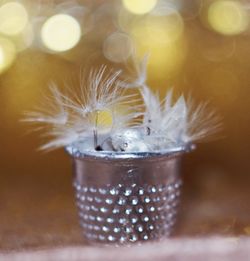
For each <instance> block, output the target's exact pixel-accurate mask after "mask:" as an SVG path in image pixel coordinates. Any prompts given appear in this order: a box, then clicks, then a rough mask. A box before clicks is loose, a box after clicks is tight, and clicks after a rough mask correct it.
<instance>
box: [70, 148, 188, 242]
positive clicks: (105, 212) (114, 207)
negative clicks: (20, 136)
mask: <svg viewBox="0 0 250 261" xmlns="http://www.w3.org/2000/svg"><path fill="white" fill-rule="evenodd" d="M67 151H68V152H69V153H70V155H71V156H72V158H73V168H74V187H75V191H76V202H77V206H78V209H79V217H80V224H81V227H82V229H83V235H84V237H85V239H86V241H87V242H88V243H90V244H116V245H120V244H127V243H139V242H144V241H153V240H159V239H162V238H165V237H167V236H169V235H170V233H171V231H172V229H173V226H174V224H175V222H176V215H177V210H178V204H179V198H180V188H181V183H182V182H181V178H180V173H179V169H180V160H181V156H182V155H183V154H184V152H186V151H187V148H183V147H179V148H174V149H171V150H168V151H164V152H161V153H114V152H89V153H87V152H86V153H80V152H78V151H77V150H74V149H73V148H72V147H68V148H67Z"/></svg>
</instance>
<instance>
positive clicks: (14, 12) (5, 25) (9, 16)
mask: <svg viewBox="0 0 250 261" xmlns="http://www.w3.org/2000/svg"><path fill="white" fill-rule="evenodd" d="M27 23H28V13H27V11H26V9H25V8H24V6H23V5H22V4H20V3H17V2H9V3H6V4H4V5H2V6H1V7H0V33H2V34H5V35H17V34H19V33H21V32H22V31H23V30H24V28H25V27H26V25H27Z"/></svg>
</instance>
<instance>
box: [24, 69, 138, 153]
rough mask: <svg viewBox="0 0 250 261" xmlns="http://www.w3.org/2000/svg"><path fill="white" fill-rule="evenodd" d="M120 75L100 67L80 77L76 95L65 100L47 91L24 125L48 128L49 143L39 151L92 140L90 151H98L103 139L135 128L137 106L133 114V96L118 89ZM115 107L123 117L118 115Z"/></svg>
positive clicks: (100, 148)
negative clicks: (40, 105)
mask: <svg viewBox="0 0 250 261" xmlns="http://www.w3.org/2000/svg"><path fill="white" fill-rule="evenodd" d="M120 73H121V72H120V71H117V72H111V71H107V69H106V67H105V66H102V67H101V68H100V69H99V70H92V71H91V72H90V74H89V76H88V77H87V79H85V78H84V77H83V76H82V75H81V82H80V91H79V95H76V94H75V95H71V96H67V95H65V94H63V93H62V92H60V91H59V90H58V88H57V87H55V86H53V87H52V88H50V90H51V94H52V98H45V101H46V103H44V104H43V106H42V107H41V109H38V110H37V111H36V112H31V113H26V118H25V121H28V122H34V123H45V124H46V125H48V127H49V131H47V134H46V135H47V136H51V137H52V138H53V139H52V140H51V141H50V142H49V143H47V144H45V145H44V146H42V149H46V150H47V149H53V148H58V147H62V146H67V145H70V144H72V143H74V142H77V141H81V140H82V139H86V138H87V137H88V139H89V140H92V142H91V143H92V146H91V147H89V149H90V150H92V149H97V150H102V144H103V143H104V142H105V141H106V140H107V136H110V135H111V133H115V132H117V131H118V130H121V129H124V128H126V127H128V126H130V125H133V124H135V123H133V121H134V120H136V118H137V117H138V115H139V112H137V109H139V106H134V108H133V110H132V109H131V107H132V105H133V104H134V103H136V102H137V100H138V99H137V98H136V95H134V94H132V95H131V94H125V91H124V89H123V88H121V87H119V86H118V84H117V79H118V76H119V75H120ZM71 92H73V91H72V90H71ZM118 107H119V108H122V109H123V111H124V114H123V113H119V111H118V109H117V108H118ZM109 134H110V135H109ZM88 144H89V141H88Z"/></svg>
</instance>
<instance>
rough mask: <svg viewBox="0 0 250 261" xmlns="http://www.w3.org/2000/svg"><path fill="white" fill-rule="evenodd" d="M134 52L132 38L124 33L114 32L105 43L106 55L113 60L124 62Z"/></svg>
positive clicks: (104, 51) (104, 50)
mask: <svg viewBox="0 0 250 261" xmlns="http://www.w3.org/2000/svg"><path fill="white" fill-rule="evenodd" d="M132 52H133V43H132V40H131V38H130V37H129V36H128V35H127V34H124V33H113V34H111V35H110V36H108V38H107V39H106V40H105V41H104V43H103V53H104V56H105V57H106V58H107V59H109V60H110V61H112V62H116V63H119V62H124V61H126V60H127V59H128V58H129V56H130V55H131V54H132Z"/></svg>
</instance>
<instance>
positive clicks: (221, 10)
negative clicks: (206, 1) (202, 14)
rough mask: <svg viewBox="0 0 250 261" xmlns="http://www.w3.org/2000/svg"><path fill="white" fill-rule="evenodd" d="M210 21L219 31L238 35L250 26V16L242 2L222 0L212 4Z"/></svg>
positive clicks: (209, 14) (209, 12)
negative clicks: (249, 16)
mask: <svg viewBox="0 0 250 261" xmlns="http://www.w3.org/2000/svg"><path fill="white" fill-rule="evenodd" d="M208 23H209V24H210V26H211V27H212V28H213V29H214V30H215V31H216V32H218V33H221V34H225V35H236V34H240V33H242V32H244V31H245V30H246V29H247V28H248V24H249V18H248V15H247V11H246V10H245V8H244V7H243V5H242V4H241V3H240V2H236V1H230V0H221V1H216V2H213V3H212V4H211V5H210V7H209V9H208Z"/></svg>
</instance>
